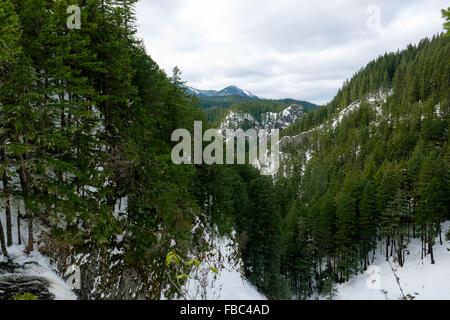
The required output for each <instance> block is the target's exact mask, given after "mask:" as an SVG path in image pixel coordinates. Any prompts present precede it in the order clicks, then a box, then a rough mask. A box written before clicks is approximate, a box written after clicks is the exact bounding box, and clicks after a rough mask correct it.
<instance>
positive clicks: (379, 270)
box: [319, 221, 450, 300]
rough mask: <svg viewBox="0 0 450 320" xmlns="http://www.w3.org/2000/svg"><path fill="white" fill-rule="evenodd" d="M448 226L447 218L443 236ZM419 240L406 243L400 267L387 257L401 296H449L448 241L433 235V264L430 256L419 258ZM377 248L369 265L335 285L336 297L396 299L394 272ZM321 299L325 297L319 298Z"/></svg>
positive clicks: (449, 263) (448, 297)
mask: <svg viewBox="0 0 450 320" xmlns="http://www.w3.org/2000/svg"><path fill="white" fill-rule="evenodd" d="M449 229H450V221H447V222H445V223H443V224H442V230H443V234H442V236H443V237H445V236H444V235H445V234H446V232H447V231H448V230H449ZM420 250H421V243H420V239H412V240H411V243H410V244H409V245H408V249H407V252H409V255H406V261H405V264H404V266H403V267H400V266H399V265H398V263H396V262H394V261H393V260H392V258H391V259H390V262H391V265H392V267H393V268H394V270H395V273H396V275H397V277H398V278H399V281H400V286H401V288H402V290H403V294H404V296H407V297H408V298H414V300H448V299H450V241H447V240H445V239H443V244H442V245H441V244H440V242H439V237H437V238H436V242H435V245H434V247H433V250H434V257H435V260H436V262H435V264H431V262H430V257H429V256H426V257H424V259H423V260H422V259H421V256H420V252H421V251H420ZM379 252H380V250H377V256H376V258H375V261H374V263H373V264H371V265H370V266H369V268H368V270H367V271H366V272H365V273H364V274H358V275H357V276H354V277H353V278H351V279H350V280H349V281H347V282H345V283H343V284H340V285H336V286H335V288H336V289H337V295H336V296H335V297H334V298H333V299H336V300H397V299H402V294H401V291H400V289H399V286H398V284H397V281H396V279H395V276H394V273H393V271H392V269H391V266H390V265H389V262H387V261H386V258H385V256H384V255H383V254H380V253H379ZM319 298H320V299H325V297H319Z"/></svg>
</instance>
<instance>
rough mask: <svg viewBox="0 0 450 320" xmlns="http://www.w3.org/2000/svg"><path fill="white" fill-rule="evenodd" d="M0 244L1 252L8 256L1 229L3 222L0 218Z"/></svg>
mask: <svg viewBox="0 0 450 320" xmlns="http://www.w3.org/2000/svg"><path fill="white" fill-rule="evenodd" d="M0 246H1V249H2V254H3V255H4V256H5V257H7V258H8V251H7V250H6V243H5V233H4V231H3V224H2V221H1V220H0Z"/></svg>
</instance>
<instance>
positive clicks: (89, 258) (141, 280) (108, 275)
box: [40, 244, 160, 300]
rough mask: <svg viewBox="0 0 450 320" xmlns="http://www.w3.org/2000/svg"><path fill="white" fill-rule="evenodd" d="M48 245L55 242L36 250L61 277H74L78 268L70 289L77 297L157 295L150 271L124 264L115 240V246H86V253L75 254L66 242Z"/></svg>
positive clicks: (95, 298) (156, 297)
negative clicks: (42, 254) (75, 283)
mask: <svg viewBox="0 0 450 320" xmlns="http://www.w3.org/2000/svg"><path fill="white" fill-rule="evenodd" d="M51 246H55V245H54V244H53V245H47V246H46V247H42V248H41V249H40V250H41V252H43V253H44V254H45V255H47V256H49V257H50V258H51V260H52V262H53V265H54V267H55V268H57V270H58V271H59V274H60V275H61V276H62V277H63V278H65V280H68V279H69V278H70V279H74V272H73V271H74V270H78V275H79V285H78V287H77V286H74V288H73V291H74V292H76V294H77V296H78V298H79V299H80V300H99V299H101V300H144V299H158V298H160V297H158V296H157V293H154V291H153V290H152V287H153V286H152V282H151V280H152V277H151V276H152V273H151V271H150V270H147V272H141V273H140V272H138V271H137V270H136V269H134V268H132V267H130V266H127V265H126V263H125V259H124V253H123V249H122V248H121V247H120V245H119V244H118V245H117V246H115V247H113V246H109V247H106V248H89V250H88V251H89V253H86V254H76V253H75V251H74V250H73V249H72V248H70V247H67V246H60V247H59V248H58V249H56V250H52V249H51ZM58 246H59V245H56V247H58ZM74 267H75V269H74ZM70 271H72V272H70ZM144 274H145V275H146V276H144Z"/></svg>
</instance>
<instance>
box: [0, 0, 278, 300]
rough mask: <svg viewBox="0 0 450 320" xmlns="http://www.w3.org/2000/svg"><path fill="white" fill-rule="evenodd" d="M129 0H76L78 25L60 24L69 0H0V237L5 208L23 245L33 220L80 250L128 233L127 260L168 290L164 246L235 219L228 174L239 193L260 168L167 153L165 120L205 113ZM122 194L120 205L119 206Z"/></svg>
mask: <svg viewBox="0 0 450 320" xmlns="http://www.w3.org/2000/svg"><path fill="white" fill-rule="evenodd" d="M135 2H136V1H132V0H127V1H116V0H110V1H103V0H102V1H100V0H87V1H83V2H82V3H83V5H82V6H81V10H82V15H81V28H80V29H68V28H67V27H66V20H67V18H68V14H67V12H66V10H67V7H68V6H69V5H70V4H74V1H64V0H63V1H52V0H39V1H36V0H17V1H10V0H1V2H0V16H1V25H0V26H1V30H2V32H1V33H0V122H1V128H0V176H1V177H2V183H1V189H0V197H1V199H2V207H3V209H2V212H1V214H2V215H5V217H6V219H5V220H4V221H6V225H5V226H2V225H0V231H1V232H2V233H1V234H0V240H1V249H2V253H3V254H4V255H5V256H8V246H10V245H12V244H13V243H12V238H13V236H12V228H11V219H12V217H13V214H12V212H16V213H18V214H17V219H18V224H19V225H20V220H23V222H22V224H23V223H27V225H28V235H22V237H21V236H20V235H18V238H19V239H21V238H24V239H28V242H27V244H26V251H27V252H31V251H32V250H33V249H36V247H35V240H37V239H34V238H33V236H34V234H35V233H34V230H33V227H34V225H36V224H39V225H40V226H42V225H43V226H45V227H46V228H47V230H48V234H47V235H44V236H42V237H41V239H40V240H43V239H42V238H44V239H46V238H45V236H46V237H47V240H46V241H48V242H51V241H55V240H57V241H60V242H61V243H63V244H67V245H70V246H73V247H75V248H76V250H78V251H79V252H86V251H89V250H91V249H92V248H93V247H103V246H108V245H109V243H111V241H112V239H114V236H115V235H118V234H124V235H125V236H124V241H125V243H126V248H127V250H126V262H127V264H128V266H130V267H132V268H134V269H136V270H137V271H138V272H139V273H140V274H143V275H146V276H147V278H148V277H150V276H149V274H151V278H152V285H153V289H152V290H153V291H151V292H148V293H147V297H148V298H151V299H159V298H161V296H162V294H163V292H162V290H163V289H165V288H167V287H169V292H165V293H164V294H165V295H166V296H168V297H170V296H171V294H174V293H177V292H176V288H174V287H171V286H170V281H169V280H170V279H168V276H167V272H166V271H167V270H166V269H167V268H168V267H167V266H166V255H167V253H168V252H169V251H171V250H176V252H177V253H178V254H179V255H180V256H187V255H188V254H192V252H194V253H195V252H197V251H198V252H202V250H208V243H206V241H205V239H203V236H204V234H203V232H202V231H201V230H204V229H208V228H209V229H210V230H211V231H210V232H215V230H216V229H215V227H213V226H218V227H219V230H220V231H221V232H223V233H224V232H228V231H231V229H232V227H233V223H234V222H233V221H234V220H235V219H234V217H235V212H234V211H233V210H234V207H233V206H231V205H230V203H229V200H230V197H232V196H237V195H230V194H229V192H227V191H226V190H224V189H225V187H226V185H224V184H223V183H224V181H225V180H227V181H233V180H232V179H236V180H238V181H240V182H241V184H239V187H236V188H241V187H242V188H244V189H243V190H240V192H239V195H238V196H239V197H245V196H247V195H246V193H245V189H246V188H247V189H248V192H250V190H252V192H256V190H257V189H258V188H260V187H259V184H258V183H256V181H259V180H260V179H261V178H260V177H259V174H258V171H257V170H256V169H254V168H253V167H250V166H248V167H246V168H247V169H243V168H240V169H239V170H240V171H239V170H237V169H236V168H233V167H230V168H221V167H203V166H193V165H192V166H177V165H174V164H173V163H172V161H171V158H170V152H171V149H172V147H173V145H174V142H172V141H171V134H172V132H173V130H175V129H177V128H188V129H192V127H193V122H194V120H204V114H203V112H202V109H201V107H200V105H199V103H198V100H197V98H196V97H192V96H190V95H188V94H187V93H186V92H185V89H184V86H183V83H182V81H181V77H180V71H179V70H178V69H177V68H174V72H173V75H171V76H167V75H166V74H165V73H164V71H162V70H161V69H160V68H159V67H158V65H157V64H156V63H155V62H154V61H153V60H152V59H151V57H150V56H149V55H148V54H147V52H146V49H145V48H144V46H143V44H142V42H141V41H140V40H139V39H137V38H136V37H135V33H136V27H135V14H134V11H133V10H134V9H133V8H134V7H133V5H134V3H135ZM204 129H205V130H206V129H207V125H204ZM241 171H243V172H241ZM218 181H220V182H218ZM215 182H217V183H215ZM233 183H234V182H233ZM236 183H237V182H236ZM266 183H267V184H268V185H270V182H269V181H266ZM250 185H255V186H256V185H258V186H257V187H256V189H252V188H251V187H250ZM123 197H127V200H128V207H127V212H126V214H125V215H123V216H120V217H118V216H117V215H115V214H114V205H115V203H116V202H117V201H118V200H119V199H122V198H123ZM248 198H251V197H250V196H248ZM206 199H212V205H211V206H203V205H202V204H203V203H205V201H206ZM253 209H254V208H253V207H252V208H250V207H249V208H247V209H245V210H247V211H246V213H248V212H250V210H253ZM242 210H244V209H243V208H241V211H242ZM198 221H201V222H202V224H201V226H202V228H197V229H196V230H197V231H198V232H197V233H194V234H192V232H191V230H192V229H193V227H194V225H197V224H198V223H199V222H198ZM3 230H5V231H4V232H3ZM19 231H20V228H19ZM3 233H4V234H3ZM267 254H269V253H267ZM199 255H200V254H199ZM169 267H170V266H169ZM173 272H175V270H173ZM172 274H173V273H172Z"/></svg>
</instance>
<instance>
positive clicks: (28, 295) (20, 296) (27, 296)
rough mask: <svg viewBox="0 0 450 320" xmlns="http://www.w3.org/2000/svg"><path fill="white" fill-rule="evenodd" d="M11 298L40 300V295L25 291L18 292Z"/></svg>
mask: <svg viewBox="0 0 450 320" xmlns="http://www.w3.org/2000/svg"><path fill="white" fill-rule="evenodd" d="M11 300H38V297H37V296H35V295H34V294H31V293H29V292H25V293H22V294H21V293H16V294H15V295H13V296H12V298H11Z"/></svg>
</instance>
